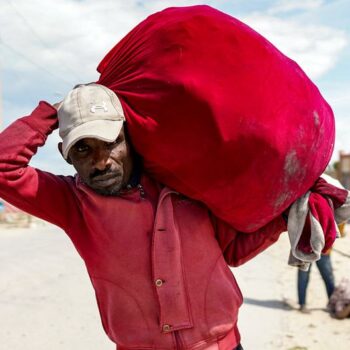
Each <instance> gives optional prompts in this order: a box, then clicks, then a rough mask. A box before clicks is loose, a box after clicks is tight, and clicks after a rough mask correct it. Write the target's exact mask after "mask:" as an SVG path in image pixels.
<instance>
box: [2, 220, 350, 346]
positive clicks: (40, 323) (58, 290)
mask: <svg viewBox="0 0 350 350" xmlns="http://www.w3.org/2000/svg"><path fill="white" fill-rule="evenodd" d="M336 248H337V249H340V250H342V251H343V252H346V253H348V254H350V236H347V237H346V238H344V239H342V240H338V242H336ZM287 254H288V240H287V236H286V235H285V236H284V237H282V238H281V239H280V241H279V242H278V243H277V244H275V245H274V246H273V247H271V248H270V249H269V250H268V251H267V252H265V253H264V254H262V255H260V256H259V257H257V258H256V259H255V260H252V261H251V262H249V263H247V264H246V265H244V266H242V267H240V268H238V269H234V273H235V275H236V277H237V280H238V282H239V284H240V286H241V288H242V291H243V294H244V296H245V304H244V306H243V307H242V310H241V313H240V322H239V326H240V330H241V333H242V344H243V345H244V348H245V350H275V349H276V350H277V349H279V350H280V349H282V350H289V349H293V348H294V347H296V346H300V348H299V349H308V350H323V349H325V350H326V349H327V350H329V349H337V350H345V349H349V348H350V319H348V320H345V321H338V320H334V319H331V318H330V317H329V315H328V314H327V313H326V312H325V311H323V308H324V306H325V305H326V294H325V290H324V286H323V284H322V281H321V279H320V277H319V273H318V271H317V269H316V268H314V269H313V271H312V275H311V281H310V285H309V291H308V300H309V306H310V307H311V309H312V313H311V314H310V315H304V314H300V313H299V312H298V311H295V310H291V309H290V307H288V305H286V303H285V302H284V301H283V300H288V302H289V304H291V305H292V306H293V305H295V300H296V285H295V283H296V270H295V268H292V267H289V266H287V265H286V262H285V261H286V258H287ZM333 264H334V269H335V274H336V278H337V279H338V280H339V279H340V277H341V276H345V275H346V274H347V275H349V271H350V258H347V257H344V256H342V255H340V254H339V253H337V252H334V253H333ZM0 315H1V317H0V339H1V341H0V349H1V350H22V349H23V348H25V349H28V350H48V349H50V350H80V349H84V350H97V349H98V350H112V349H114V346H113V344H112V343H111V342H110V341H109V340H108V338H107V337H106V336H105V334H104V332H103V329H102V326H101V322H100V320H99V316H98V311H97V307H96V303H95V297H94V292H93V290H92V287H91V286H90V282H89V279H88V276H87V273H86V272H85V267H84V265H83V263H82V261H81V259H80V257H79V256H78V254H77V253H76V252H75V250H74V248H73V247H72V244H71V243H70V241H69V240H68V239H67V237H66V236H65V234H62V232H61V231H60V230H59V229H58V228H56V227H54V226H49V225H47V226H41V227H38V228H35V229H9V230H3V229H0Z"/></svg>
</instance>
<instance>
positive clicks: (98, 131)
mask: <svg viewBox="0 0 350 350" xmlns="http://www.w3.org/2000/svg"><path fill="white" fill-rule="evenodd" d="M122 127H123V121H122V120H120V121H119V120H92V121H91V122H86V123H84V124H81V125H79V126H77V127H75V128H74V129H73V130H72V131H71V132H70V133H68V134H67V135H66V136H65V137H64V138H63V142H62V153H63V157H64V158H65V159H67V158H68V153H69V150H70V149H71V147H72V146H73V145H74V144H75V143H76V142H78V141H79V140H81V139H84V138H87V137H91V138H96V139H99V140H102V141H105V142H113V141H114V140H115V139H116V138H117V137H118V135H119V133H120V130H121V129H122Z"/></svg>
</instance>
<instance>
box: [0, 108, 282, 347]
mask: <svg viewBox="0 0 350 350" xmlns="http://www.w3.org/2000/svg"><path fill="white" fill-rule="evenodd" d="M56 126H57V118H56V110H55V109H54V108H53V107H51V106H50V105H48V104H46V103H44V102H42V103H40V105H39V106H38V107H37V109H36V110H35V111H34V112H33V113H32V114H31V115H30V116H27V117H24V118H21V119H19V120H17V121H16V122H14V123H13V124H12V125H10V126H9V127H8V128H7V129H6V130H5V131H4V132H2V133H1V135H0V196H1V197H2V198H4V199H5V200H7V201H8V202H10V203H12V204H13V205H15V206H17V207H18V208H20V209H22V210H25V211H27V212H28V213H30V214H33V215H36V216H38V217H40V218H42V219H44V220H47V221H49V222H51V223H53V224H55V225H58V226H59V227H61V228H62V229H64V230H65V232H66V233H67V234H68V235H69V237H70V238H71V240H72V242H73V243H74V245H75V247H76V249H77V251H78V252H79V254H80V256H81V257H82V258H83V260H84V262H85V265H86V268H87V271H88V273H89V276H90V278H91V281H92V284H93V287H94V289H95V291H96V298H97V302H98V306H99V310H100V314H101V319H102V323H103V326H104V329H105V331H106V333H107V334H108V336H109V337H110V338H111V339H112V341H114V342H115V343H116V344H117V345H118V349H119V350H120V349H163V350H164V349H225V350H232V349H233V348H234V347H235V346H237V344H238V343H239V341H240V337H239V333H238V330H237V316H238V308H239V307H240V305H241V303H242V295H241V292H240V290H239V288H238V286H237V283H236V281H235V279H234V277H233V275H232V273H231V271H230V269H229V268H228V266H227V264H230V265H232V266H236V265H240V264H242V263H243V262H245V261H247V260H249V259H250V258H252V257H254V256H255V255H256V254H258V253H259V252H261V251H262V250H264V249H265V248H267V247H268V246H269V245H271V244H272V243H273V242H275V241H276V240H277V239H278V237H279V235H280V233H281V232H282V231H284V230H285V229H286V225H285V223H284V220H283V219H282V218H280V217H278V218H277V219H275V220H274V221H272V222H271V223H270V224H269V225H268V226H266V227H264V228H262V229H260V230H259V231H257V232H254V233H251V234H249V235H248V234H243V233H240V232H237V231H236V230H234V229H232V228H231V227H229V226H228V225H227V224H225V223H223V222H222V221H220V220H218V219H216V218H215V217H214V216H213V215H212V214H211V213H210V212H209V211H208V209H207V208H206V207H205V206H204V205H202V204H200V203H198V202H195V201H193V200H189V199H187V198H184V197H183V196H181V195H179V194H178V193H177V192H175V191H173V190H171V189H169V188H166V187H162V186H160V185H159V184H158V183H156V182H154V181H153V180H151V179H150V178H149V177H147V176H146V175H144V176H143V177H142V179H141V185H142V187H143V190H142V191H139V190H138V189H133V190H130V191H126V192H125V193H124V194H123V195H121V196H114V197H113V196H112V197H105V196H101V195H99V194H96V193H95V192H93V191H92V190H91V189H89V188H88V187H86V186H85V185H84V184H83V183H81V182H80V181H79V177H71V176H56V175H53V174H51V173H48V172H44V171H41V170H38V169H35V168H32V167H30V166H29V165H28V163H29V161H30V159H31V157H32V156H33V155H34V154H35V153H36V152H37V149H38V147H40V146H42V145H44V143H45V141H46V138H47V135H48V134H50V133H51V131H52V130H53V129H54V128H56Z"/></svg>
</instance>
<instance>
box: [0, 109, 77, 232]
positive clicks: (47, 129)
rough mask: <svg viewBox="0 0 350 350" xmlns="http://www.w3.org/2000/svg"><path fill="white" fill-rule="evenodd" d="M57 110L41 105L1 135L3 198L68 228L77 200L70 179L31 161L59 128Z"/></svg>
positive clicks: (0, 167)
mask: <svg viewBox="0 0 350 350" xmlns="http://www.w3.org/2000/svg"><path fill="white" fill-rule="evenodd" d="M57 125H58V122H57V116H56V109H55V108H53V107H52V106H51V105H49V104H47V103H46V102H40V103H39V105H38V107H37V108H36V109H35V110H34V111H33V112H32V114H31V115H29V116H26V117H23V118H20V119H18V120H16V121H15V122H14V123H12V124H11V125H10V126H9V127H8V128H7V129H5V130H4V131H3V132H2V133H1V134H0V197H1V198H3V199H5V200H6V201H8V202H9V203H11V204H13V205H14V206H16V207H18V208H19V209H21V210H23V211H26V212H28V213H29V214H32V215H35V216H37V217H39V218H41V219H44V220H46V221H49V222H51V223H53V224H55V225H57V226H60V227H61V228H63V229H66V227H67V226H68V223H69V216H70V215H71V209H72V208H71V207H72V205H73V202H74V199H73V198H72V197H73V194H72V191H71V187H70V186H69V181H71V182H72V179H71V180H70V179H69V177H64V176H56V175H53V174H50V173H47V172H44V171H41V170H38V169H35V168H33V167H30V166H29V165H28V164H29V161H30V159H31V158H32V156H33V155H34V154H35V153H36V152H37V149H38V147H40V146H42V145H44V144H45V142H46V139H47V136H48V135H49V134H50V133H51V132H52V131H53V130H54V129H56V128H57Z"/></svg>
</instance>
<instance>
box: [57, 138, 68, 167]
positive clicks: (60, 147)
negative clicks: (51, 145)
mask: <svg viewBox="0 0 350 350" xmlns="http://www.w3.org/2000/svg"><path fill="white" fill-rule="evenodd" d="M57 147H58V150H59V151H60V153H61V156H62V158H63V159H64V160H65V161H66V162H67V163H68V164H72V162H71V160H70V159H69V157H68V158H67V159H66V158H64V156H63V152H62V142H59V143H58V145H57Z"/></svg>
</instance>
